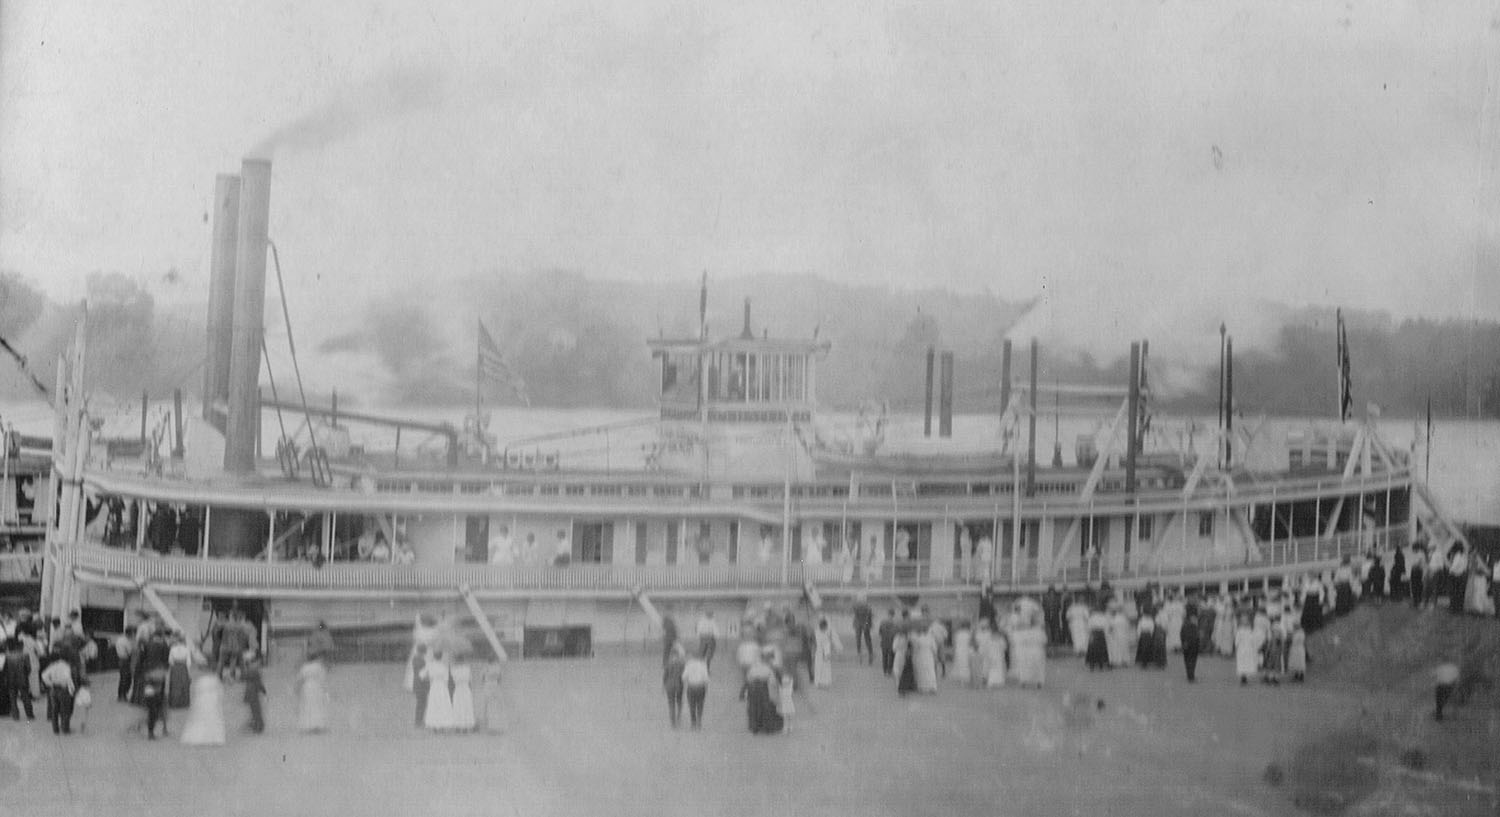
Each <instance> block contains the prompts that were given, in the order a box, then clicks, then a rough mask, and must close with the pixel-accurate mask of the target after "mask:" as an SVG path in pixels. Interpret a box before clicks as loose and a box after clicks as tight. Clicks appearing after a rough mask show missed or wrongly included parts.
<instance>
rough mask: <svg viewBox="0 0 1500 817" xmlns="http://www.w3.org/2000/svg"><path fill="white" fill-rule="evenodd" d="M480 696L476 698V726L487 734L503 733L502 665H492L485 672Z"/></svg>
mask: <svg viewBox="0 0 1500 817" xmlns="http://www.w3.org/2000/svg"><path fill="white" fill-rule="evenodd" d="M483 675H484V678H483V680H481V681H480V684H479V694H478V695H476V696H474V724H475V727H476V728H478V729H480V730H482V731H485V732H499V731H501V715H502V710H501V708H500V665H499V664H490V665H489V666H488V667H487V668H485V670H484V672H483Z"/></svg>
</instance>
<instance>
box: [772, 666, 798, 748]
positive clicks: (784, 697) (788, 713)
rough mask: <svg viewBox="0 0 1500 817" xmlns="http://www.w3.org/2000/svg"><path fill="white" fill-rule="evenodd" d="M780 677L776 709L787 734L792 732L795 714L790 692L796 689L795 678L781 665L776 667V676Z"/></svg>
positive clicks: (795, 705) (794, 705) (795, 706)
mask: <svg viewBox="0 0 1500 817" xmlns="http://www.w3.org/2000/svg"><path fill="white" fill-rule="evenodd" d="M775 677H777V678H779V679H781V689H780V693H779V694H778V695H777V696H776V711H777V714H779V715H781V720H782V723H783V724H784V725H783V727H782V728H783V729H784V730H785V731H786V733H787V734H788V735H790V734H791V733H792V716H793V715H795V714H797V704H796V703H795V702H793V701H792V693H793V692H796V691H797V678H796V676H795V675H794V674H793V673H792V672H788V671H786V670H784V669H782V668H781V667H779V666H778V667H776V676H775Z"/></svg>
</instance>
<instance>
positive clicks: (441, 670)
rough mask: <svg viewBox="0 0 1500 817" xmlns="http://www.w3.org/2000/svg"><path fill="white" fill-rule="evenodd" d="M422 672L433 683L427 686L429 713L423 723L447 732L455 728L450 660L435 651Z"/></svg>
mask: <svg viewBox="0 0 1500 817" xmlns="http://www.w3.org/2000/svg"><path fill="white" fill-rule="evenodd" d="M421 674H422V677H423V678H426V679H427V682H428V683H429V684H430V685H431V686H429V687H428V688H427V715H426V717H425V718H424V719H423V725H424V726H426V727H427V728H428V729H431V730H433V731H435V732H446V731H448V730H449V729H452V728H453V695H452V693H450V692H449V691H448V677H449V672H448V662H447V661H446V660H445V659H444V656H443V654H442V653H441V652H438V653H434V654H433V656H432V660H431V661H428V662H427V666H425V667H423V668H422V673H421Z"/></svg>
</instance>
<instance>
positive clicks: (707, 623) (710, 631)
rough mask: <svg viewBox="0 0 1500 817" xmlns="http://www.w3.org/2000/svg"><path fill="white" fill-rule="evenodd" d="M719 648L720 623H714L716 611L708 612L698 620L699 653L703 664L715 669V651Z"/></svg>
mask: <svg viewBox="0 0 1500 817" xmlns="http://www.w3.org/2000/svg"><path fill="white" fill-rule="evenodd" d="M718 646H719V623H718V622H717V621H714V611H712V610H706V611H704V613H703V615H702V616H701V617H700V618H699V619H698V652H699V654H700V655H702V656H703V663H704V664H705V665H707V666H708V668H709V669H713V665H714V650H716V649H717V648H718Z"/></svg>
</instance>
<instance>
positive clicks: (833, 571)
mask: <svg viewBox="0 0 1500 817" xmlns="http://www.w3.org/2000/svg"><path fill="white" fill-rule="evenodd" d="M1406 535H1407V530H1406V528H1405V526H1392V527H1390V528H1377V529H1373V530H1368V531H1363V532H1349V533H1340V534H1337V535H1335V536H1332V537H1328V538H1323V537H1316V536H1309V537H1301V538H1297V539H1289V540H1283V541H1278V542H1275V543H1270V542H1262V543H1259V545H1260V548H1261V553H1260V554H1259V555H1256V554H1250V555H1249V556H1247V558H1245V559H1244V560H1242V561H1239V560H1237V561H1226V560H1224V559H1223V558H1218V559H1217V560H1213V561H1211V560H1210V554H1208V553H1206V552H1205V553H1204V554H1203V557H1202V558H1200V559H1198V560H1194V559H1192V558H1191V557H1189V558H1187V559H1183V560H1179V561H1177V562H1176V563H1174V564H1170V565H1166V564H1156V563H1148V564H1143V565H1141V564H1138V565H1135V566H1132V568H1131V569H1128V570H1104V571H1102V572H1101V571H1100V570H1099V569H1098V568H1097V566H1096V567H1094V568H1087V567H1070V568H1068V569H1066V570H1064V571H1063V572H1062V574H1061V575H1057V576H1042V575H1040V574H1039V572H1038V564H1037V561H1036V560H1034V559H1023V560H1022V561H1021V563H1020V565H1018V566H1015V568H1014V569H1013V566H1012V563H1011V562H1010V560H1008V559H1002V560H999V561H997V562H995V563H994V564H993V565H992V566H991V571H990V573H989V574H988V575H986V573H985V570H984V566H983V565H981V564H979V563H977V562H973V563H969V564H967V565H966V564H964V563H961V562H954V563H951V564H948V563H933V562H916V561H913V562H896V563H886V564H884V565H883V566H881V567H880V568H878V569H874V568H871V567H869V566H866V565H855V566H854V568H853V569H852V570H849V571H848V572H847V574H846V571H845V568H844V567H843V566H841V565H836V564H824V565H804V564H789V565H785V566H783V565H781V564H766V565H761V564H707V565H704V564H681V565H629V564H626V565H616V564H572V565H568V566H566V567H550V566H521V567H515V566H511V567H498V566H491V565H482V564H474V565H470V564H451V565H432V564H416V565H389V564H347V563H345V564H340V563H331V564H325V565H323V566H322V567H313V566H312V565H310V564H308V563H306V562H290V563H281V564H276V563H268V562H263V561H249V560H239V559H201V558H191V557H173V556H164V557H158V556H149V555H140V554H137V553H135V552H133V551H127V550H117V549H112V548H106V547H103V546H100V545H97V544H90V545H84V546H81V547H79V548H78V550H77V554H76V556H75V559H74V566H75V568H77V569H79V570H81V571H84V572H86V573H91V574H94V575H96V576H99V577H101V578H104V579H115V580H124V581H129V582H134V581H135V579H136V577H137V576H139V577H141V578H143V579H145V580H147V581H150V582H153V583H157V584H163V585H168V586H179V587H192V588H210V589H211V588H225V589H237V590H244V589H250V588H256V589H261V590H263V591H267V592H273V591H306V592H317V591H341V592H352V593H355V594H371V595H379V594H395V593H433V592H451V591H453V590H455V589H456V588H458V587H459V586H460V585H468V586H469V587H471V588H473V589H476V590H487V591H505V592H522V593H524V592H527V591H536V592H558V591H567V592H583V593H610V594H629V593H631V592H634V591H635V590H636V589H638V588H640V589H645V590H648V591H663V590H667V591H671V590H695V591H713V590H724V591H736V590H761V589H777V588H799V587H802V586H804V584H806V583H807V582H809V581H810V582H812V583H813V584H815V585H817V586H820V587H825V588H830V589H832V588H840V587H843V588H850V589H858V588H869V589H872V590H879V589H889V590H892V591H904V590H908V589H913V588H945V587H947V588H960V587H965V586H975V585H978V584H981V583H984V582H985V581H989V582H990V583H991V584H993V585H994V586H995V587H997V588H999V589H1001V590H1005V589H1009V588H1019V587H1026V586H1035V585H1037V584H1040V583H1047V582H1072V583H1080V582H1085V581H1092V582H1098V581H1101V580H1105V579H1107V580H1110V581H1113V582H1120V581H1151V580H1158V581H1188V580H1211V579H1212V578H1213V577H1215V576H1240V575H1249V574H1254V575H1271V576H1274V575H1280V574H1286V573H1293V572H1299V571H1305V570H1314V569H1322V568H1326V567H1329V566H1331V565H1333V564H1336V563H1337V562H1338V561H1339V560H1340V559H1342V558H1344V557H1346V556H1349V557H1358V556H1359V555H1360V554H1362V553H1363V552H1364V551H1365V550H1366V549H1368V548H1369V547H1370V546H1371V545H1372V543H1373V544H1376V545H1404V544H1405V543H1406ZM25 556H26V557H27V558H29V559H30V560H32V561H29V562H22V560H20V559H12V560H9V561H7V560H6V559H5V558H4V557H0V567H3V566H5V565H10V564H14V565H24V568H23V569H24V570H27V571H29V569H30V567H31V566H32V565H36V566H37V568H38V571H39V570H40V559H41V557H40V555H38V554H25Z"/></svg>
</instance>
